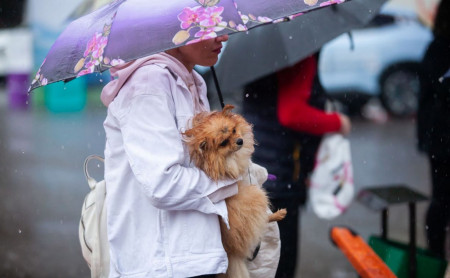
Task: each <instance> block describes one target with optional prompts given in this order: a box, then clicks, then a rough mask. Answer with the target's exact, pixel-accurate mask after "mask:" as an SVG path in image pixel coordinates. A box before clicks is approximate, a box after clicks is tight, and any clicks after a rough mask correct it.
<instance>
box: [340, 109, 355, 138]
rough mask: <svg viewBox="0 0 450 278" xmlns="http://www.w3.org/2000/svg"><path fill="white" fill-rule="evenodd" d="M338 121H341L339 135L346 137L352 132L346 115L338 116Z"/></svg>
mask: <svg viewBox="0 0 450 278" xmlns="http://www.w3.org/2000/svg"><path fill="white" fill-rule="evenodd" d="M339 119H340V120H341V129H340V130H339V132H340V133H342V134H343V135H347V134H349V133H350V131H351V130H352V124H351V121H350V119H349V117H347V116H346V115H343V114H339Z"/></svg>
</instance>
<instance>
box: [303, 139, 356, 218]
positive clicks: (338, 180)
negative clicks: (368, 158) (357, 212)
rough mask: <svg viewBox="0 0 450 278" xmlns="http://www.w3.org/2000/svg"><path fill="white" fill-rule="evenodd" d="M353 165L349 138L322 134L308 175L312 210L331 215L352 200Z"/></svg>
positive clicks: (329, 216) (333, 215)
mask: <svg viewBox="0 0 450 278" xmlns="http://www.w3.org/2000/svg"><path fill="white" fill-rule="evenodd" d="M353 195H354V184H353V167H352V159H351V153H350V142H349V140H348V139H347V138H345V137H344V136H342V135H341V134H339V133H333V134H330V135H326V136H324V138H323V139H322V142H321V143H320V146H319V149H318V151H317V154H316V163H315V166H314V169H313V172H312V175H311V178H310V188H309V200H310V202H311V206H312V208H313V211H314V213H315V214H316V215H317V216H318V217H320V218H324V219H333V218H335V217H337V216H338V215H340V214H341V213H343V212H344V211H345V210H346V209H347V208H348V206H349V205H350V203H351V202H352V200H353Z"/></svg>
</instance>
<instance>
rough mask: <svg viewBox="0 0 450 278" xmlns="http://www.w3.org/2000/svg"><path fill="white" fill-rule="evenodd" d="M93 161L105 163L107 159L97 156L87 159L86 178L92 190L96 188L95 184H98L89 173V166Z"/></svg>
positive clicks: (85, 166)
mask: <svg viewBox="0 0 450 278" xmlns="http://www.w3.org/2000/svg"><path fill="white" fill-rule="evenodd" d="M92 159H96V160H98V161H100V162H103V163H104V162H105V159H104V158H103V157H101V156H98V155H95V154H92V155H90V156H88V157H86V159H85V160H84V176H85V177H86V180H87V182H88V184H89V187H90V188H91V190H92V189H94V188H95V184H96V183H97V181H96V180H95V179H94V178H93V177H91V176H90V175H89V171H88V164H89V161H91V160H92Z"/></svg>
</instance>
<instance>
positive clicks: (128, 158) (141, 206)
mask: <svg viewBox="0 0 450 278" xmlns="http://www.w3.org/2000/svg"><path fill="white" fill-rule="evenodd" d="M195 82H196V84H197V86H198V87H199V89H200V97H201V100H202V101H203V103H204V104H206V106H207V109H209V105H208V100H207V97H206V86H205V84H204V82H203V80H202V78H201V77H200V75H198V74H197V73H195ZM193 114H194V111H193V100H192V96H191V93H190V92H189V90H188V89H187V87H186V85H185V84H184V82H183V81H182V80H181V78H179V77H177V76H176V75H175V74H174V73H173V72H171V71H169V69H168V68H167V66H165V65H164V64H152V65H146V66H143V67H140V68H138V69H137V70H136V71H135V72H134V73H133V74H132V75H131V77H129V79H128V80H127V82H126V83H125V84H124V86H123V87H122V88H121V89H120V93H119V94H118V95H117V96H116V97H115V99H114V101H113V102H112V103H111V104H110V105H109V107H108V115H107V117H106V120H105V122H104V128H105V131H106V138H107V142H106V148H105V181H106V185H107V192H108V194H107V198H106V204H107V212H108V215H107V219H108V228H107V229H108V240H109V244H110V256H111V260H110V261H111V264H110V277H130V278H131V277H133V278H143V277H175V278H176V277H183V278H184V277H191V276H198V275H203V274H213V273H224V272H226V269H227V267H228V261H227V255H226V253H225V251H224V249H223V246H222V242H221V235H220V226H219V217H218V215H220V216H221V217H222V218H223V219H224V221H226V223H228V218H227V217H228V215H227V208H226V204H225V201H224V199H225V198H227V197H229V196H231V195H233V194H235V193H237V186H236V184H235V181H221V182H218V183H215V182H213V181H212V180H210V179H209V178H208V177H207V176H206V174H205V173H204V172H202V171H201V170H199V169H197V168H195V167H194V166H193V165H192V164H191V163H190V161H189V154H188V151H187V149H186V147H185V146H184V145H183V144H182V140H181V139H182V138H181V134H180V131H182V130H183V129H184V128H185V126H186V122H187V120H189V119H190V118H191V117H192V116H193ZM219 189H220V190H219ZM213 193H214V194H213ZM211 196H214V197H211Z"/></svg>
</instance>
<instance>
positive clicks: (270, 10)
mask: <svg viewBox="0 0 450 278" xmlns="http://www.w3.org/2000/svg"><path fill="white" fill-rule="evenodd" d="M343 1H344V0H278V1H267V0H252V1H248V0H177V1H173V0H169V1H149V0H115V1H111V2H110V3H109V4H108V5H105V6H103V7H102V8H100V9H98V10H95V11H93V12H91V13H88V14H86V15H85V16H82V17H80V18H77V19H75V20H74V21H73V22H71V23H70V24H69V25H68V26H67V27H66V28H65V30H64V31H63V32H62V33H61V34H60V36H59V37H58V39H57V40H56V41H55V43H54V44H53V46H52V47H51V49H50V51H49V53H48V55H47V57H46V60H45V62H44V63H43V64H42V65H41V67H40V68H39V70H38V72H37V74H36V77H35V78H34V79H33V81H32V84H31V87H30V90H33V89H35V88H37V87H40V86H44V85H47V84H50V83H53V82H57V81H61V80H64V81H70V80H72V79H74V78H76V77H80V76H83V75H86V74H90V73H93V72H102V71H105V70H108V69H109V68H111V67H113V66H116V65H119V64H122V63H125V62H129V61H132V60H134V59H138V58H140V57H144V56H148V55H151V54H154V53H158V52H161V51H164V50H167V49H170V48H174V47H178V46H181V45H185V44H192V43H196V42H198V41H200V40H205V39H211V38H215V37H217V36H220V35H224V34H232V33H238V32H242V31H244V32H245V31H247V30H250V29H252V28H254V27H257V26H259V25H264V24H269V23H273V22H277V21H280V19H282V21H285V20H289V19H290V18H293V17H295V16H298V15H300V14H301V13H306V12H309V11H312V10H314V9H318V8H320V7H321V6H322V5H330V4H335V3H341V2H343ZM289 17H290V18H289Z"/></svg>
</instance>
